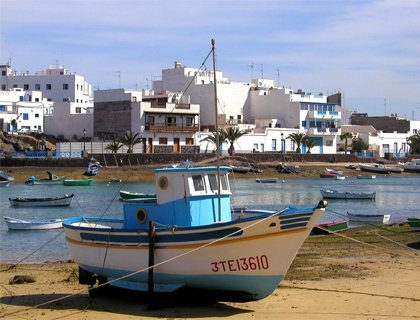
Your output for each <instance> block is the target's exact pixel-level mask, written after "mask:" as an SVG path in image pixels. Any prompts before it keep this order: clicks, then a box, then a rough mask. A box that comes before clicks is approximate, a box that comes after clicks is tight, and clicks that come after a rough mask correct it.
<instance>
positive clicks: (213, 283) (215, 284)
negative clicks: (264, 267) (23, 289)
mask: <svg viewBox="0 0 420 320" xmlns="http://www.w3.org/2000/svg"><path fill="white" fill-rule="evenodd" d="M81 267H82V268H83V269H85V270H87V271H89V272H92V273H94V274H97V275H99V276H101V277H106V278H113V279H118V278H121V277H124V276H125V275H127V274H129V272H127V271H122V270H115V269H103V268H101V267H90V266H86V265H81ZM153 278H154V282H155V283H156V284H164V285H169V286H167V287H170V285H172V284H173V288H174V290H175V289H178V288H179V287H180V285H181V284H183V285H184V287H187V288H192V289H201V290H218V291H236V292H240V293H241V294H246V296H248V298H249V300H259V299H263V298H265V297H266V296H268V295H270V294H271V293H272V292H273V291H274V290H275V289H276V288H277V287H278V286H279V284H280V283H281V282H282V281H283V278H284V276H283V275H278V276H251V275H246V276H245V275H226V274H225V275H188V274H187V275H185V274H183V275H175V274H163V273H153ZM124 280H125V281H128V280H129V281H130V282H134V283H139V284H140V286H138V288H142V287H144V288H147V283H148V273H147V272H141V273H137V274H135V275H132V276H130V277H128V278H126V279H124ZM111 285H112V284H111ZM138 291H142V290H138Z"/></svg>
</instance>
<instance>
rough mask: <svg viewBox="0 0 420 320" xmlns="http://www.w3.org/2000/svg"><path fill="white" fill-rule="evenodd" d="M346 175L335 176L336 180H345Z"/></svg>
mask: <svg viewBox="0 0 420 320" xmlns="http://www.w3.org/2000/svg"><path fill="white" fill-rule="evenodd" d="M345 179H346V176H342V175H338V176H336V177H335V180H345Z"/></svg>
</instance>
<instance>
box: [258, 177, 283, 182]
mask: <svg viewBox="0 0 420 320" xmlns="http://www.w3.org/2000/svg"><path fill="white" fill-rule="evenodd" d="M277 181H278V179H277V178H262V179H258V178H257V179H255V182H257V183H277Z"/></svg>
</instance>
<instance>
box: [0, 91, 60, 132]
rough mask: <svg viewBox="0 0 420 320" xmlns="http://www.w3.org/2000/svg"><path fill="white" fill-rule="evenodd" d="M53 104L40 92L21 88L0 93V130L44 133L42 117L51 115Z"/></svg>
mask: <svg viewBox="0 0 420 320" xmlns="http://www.w3.org/2000/svg"><path fill="white" fill-rule="evenodd" d="M53 111H54V108H53V103H52V102H49V101H47V100H46V99H45V98H43V97H42V92H40V91H24V90H23V89H21V88H14V89H11V90H2V91H0V128H1V130H2V131H8V132H44V131H45V126H44V115H45V114H52V113H53Z"/></svg>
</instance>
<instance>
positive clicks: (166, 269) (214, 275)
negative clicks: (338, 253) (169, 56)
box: [63, 41, 327, 301]
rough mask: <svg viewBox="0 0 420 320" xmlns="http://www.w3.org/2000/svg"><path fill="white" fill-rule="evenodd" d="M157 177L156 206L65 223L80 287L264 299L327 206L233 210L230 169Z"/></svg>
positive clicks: (179, 170) (135, 205)
mask: <svg viewBox="0 0 420 320" xmlns="http://www.w3.org/2000/svg"><path fill="white" fill-rule="evenodd" d="M212 43H213V57H214V41H212ZM214 70H215V68H214ZM214 74H215V73H214ZM213 85H214V86H216V85H217V81H213ZM215 92H216V90H215ZM215 102H216V105H215V107H216V108H217V97H216V99H215ZM216 110H217V109H216ZM216 113H217V111H216ZM216 119H217V116H216ZM216 127H217V125H216ZM217 132H218V131H217V130H216V134H217ZM218 152H219V150H218V149H216V153H217V156H218V157H219V154H218ZM154 173H155V186H156V200H155V201H151V199H144V201H136V202H123V213H122V214H121V216H122V218H101V217H91V218H89V217H88V213H87V212H86V213H84V214H83V217H74V218H69V219H66V220H64V222H63V226H64V231H65V233H66V241H67V244H68V247H69V249H70V255H71V257H72V259H73V260H74V261H75V262H76V263H77V264H78V265H79V282H80V283H81V284H87V285H93V284H95V283H96V282H97V281H100V283H106V285H107V286H109V287H110V288H112V287H120V288H124V289H131V290H136V291H143V292H147V293H149V294H150V295H152V294H153V293H156V292H167V293H168V292H176V291H177V290H178V289H184V290H189V289H191V290H193V291H194V292H195V294H199V292H200V291H203V292H207V293H209V292H212V293H213V294H214V296H217V297H218V298H219V299H223V300H226V301H232V300H235V301H238V299H241V301H251V300H258V299H262V298H264V297H266V296H268V295H270V294H271V293H272V292H273V291H274V290H275V289H276V288H277V287H278V285H279V284H280V283H281V281H282V280H283V278H284V277H285V274H286V272H287V270H288V268H289V266H290V265H291V263H292V261H293V259H294V257H295V256H296V254H297V251H298V250H299V248H300V247H301V245H302V244H303V242H304V241H305V239H306V238H307V237H308V235H309V233H310V232H311V230H312V228H313V227H314V226H315V225H316V224H317V223H318V221H319V219H320V217H321V215H322V214H323V213H324V212H325V207H326V206H327V203H326V201H324V200H322V201H320V202H319V203H318V205H313V206H310V207H309V208H292V207H282V208H273V209H272V210H268V209H260V210H259V209H243V208H242V209H238V210H233V209H232V203H231V195H232V193H231V189H230V184H229V178H228V176H229V174H230V173H231V167H228V166H202V167H192V166H191V165H183V166H177V167H168V168H158V169H154ZM146 271H147V272H146Z"/></svg>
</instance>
